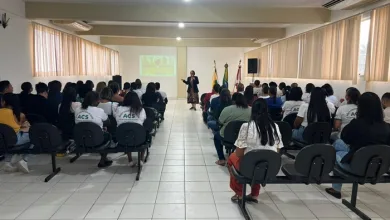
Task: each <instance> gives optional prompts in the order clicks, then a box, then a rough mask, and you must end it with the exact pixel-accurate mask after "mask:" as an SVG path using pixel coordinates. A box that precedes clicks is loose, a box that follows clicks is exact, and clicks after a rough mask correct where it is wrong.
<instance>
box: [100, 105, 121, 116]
mask: <svg viewBox="0 0 390 220" xmlns="http://www.w3.org/2000/svg"><path fill="white" fill-rule="evenodd" d="M97 107H98V108H101V109H103V110H104V112H105V113H106V114H107V115H113V114H114V112H115V110H116V109H117V108H118V103H117V102H106V103H99V105H98V106H97Z"/></svg>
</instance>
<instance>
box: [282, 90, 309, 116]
mask: <svg viewBox="0 0 390 220" xmlns="http://www.w3.org/2000/svg"><path fill="white" fill-rule="evenodd" d="M303 103H304V101H302V89H301V87H295V88H292V89H291V91H290V94H289V95H288V100H287V101H286V102H285V103H284V104H283V106H282V111H283V118H285V117H286V116H287V115H289V114H292V113H298V111H299V107H301V105H302V104H303Z"/></svg>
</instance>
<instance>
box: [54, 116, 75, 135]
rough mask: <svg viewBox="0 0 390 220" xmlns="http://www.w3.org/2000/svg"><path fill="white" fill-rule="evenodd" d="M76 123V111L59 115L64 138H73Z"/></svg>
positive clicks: (59, 123) (59, 125)
mask: <svg viewBox="0 0 390 220" xmlns="http://www.w3.org/2000/svg"><path fill="white" fill-rule="evenodd" d="M75 125H76V123H75V118H74V113H70V114H66V115H59V118H58V128H59V129H60V130H61V131H62V137H63V138H64V139H72V138H73V129H74V126H75Z"/></svg>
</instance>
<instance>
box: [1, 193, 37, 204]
mask: <svg viewBox="0 0 390 220" xmlns="http://www.w3.org/2000/svg"><path fill="white" fill-rule="evenodd" d="M42 195H43V193H18V194H15V195H14V196H12V197H11V198H9V199H8V200H7V201H5V202H3V204H2V205H6V206H30V205H31V204H33V203H34V202H35V201H37V200H38V199H39V197H41V196H42Z"/></svg>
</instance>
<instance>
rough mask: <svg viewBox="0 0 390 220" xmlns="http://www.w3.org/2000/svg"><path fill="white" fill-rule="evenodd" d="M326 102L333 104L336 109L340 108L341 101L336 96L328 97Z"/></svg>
mask: <svg viewBox="0 0 390 220" xmlns="http://www.w3.org/2000/svg"><path fill="white" fill-rule="evenodd" d="M326 100H327V101H328V102H331V103H333V105H334V106H335V107H339V106H340V101H339V99H338V98H337V97H336V96H335V95H331V96H328V97H326Z"/></svg>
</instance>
